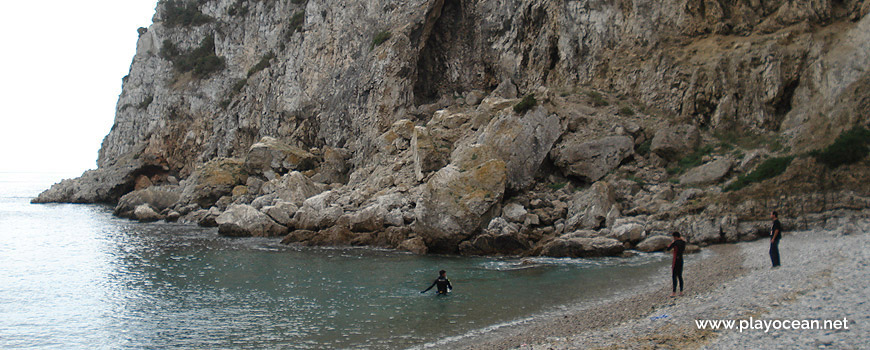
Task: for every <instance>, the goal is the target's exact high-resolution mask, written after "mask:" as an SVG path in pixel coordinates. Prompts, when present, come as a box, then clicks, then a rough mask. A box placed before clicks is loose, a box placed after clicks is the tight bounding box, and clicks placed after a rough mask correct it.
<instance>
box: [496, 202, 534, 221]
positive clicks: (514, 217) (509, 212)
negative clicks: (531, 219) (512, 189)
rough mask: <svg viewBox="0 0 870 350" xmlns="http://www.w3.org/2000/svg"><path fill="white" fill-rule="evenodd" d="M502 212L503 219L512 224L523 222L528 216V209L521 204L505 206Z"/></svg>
mask: <svg viewBox="0 0 870 350" xmlns="http://www.w3.org/2000/svg"><path fill="white" fill-rule="evenodd" d="M501 212H502V214H501V215H502V217H504V218H505V219H506V220H508V221H510V222H523V221H525V219H526V214H528V211H526V208H524V207H523V205H522V204H519V203H508V204H505V206H504V208H502V210H501Z"/></svg>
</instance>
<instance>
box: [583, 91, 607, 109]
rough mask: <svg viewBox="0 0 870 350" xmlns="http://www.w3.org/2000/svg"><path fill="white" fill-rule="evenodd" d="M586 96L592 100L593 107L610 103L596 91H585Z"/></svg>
mask: <svg viewBox="0 0 870 350" xmlns="http://www.w3.org/2000/svg"><path fill="white" fill-rule="evenodd" d="M586 96H587V97H589V101H590V102H592V105H593V106H595V107H604V106H609V105H610V102H607V100H605V99H604V96H601V94H600V93H598V92H597V91H587V92H586Z"/></svg>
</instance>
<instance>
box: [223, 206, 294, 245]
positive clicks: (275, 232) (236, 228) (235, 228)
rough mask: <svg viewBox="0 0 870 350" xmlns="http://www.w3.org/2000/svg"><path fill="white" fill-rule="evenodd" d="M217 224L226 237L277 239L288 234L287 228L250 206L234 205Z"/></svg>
mask: <svg viewBox="0 0 870 350" xmlns="http://www.w3.org/2000/svg"><path fill="white" fill-rule="evenodd" d="M215 222H216V223H217V225H218V232H219V233H220V234H222V235H225V236H236V237H243V236H255V237H275V236H281V235H285V234H287V227H285V226H282V225H280V224H278V223H277V222H275V220H272V218H270V217H269V216H268V215H266V214H264V213H262V212H260V211H259V210H257V209H255V208H254V207H252V206H250V205H244V204H233V205H231V206H230V207H229V208H227V210H226V211H224V212H223V213H221V215H219V216H218V217H217V218H216V219H215Z"/></svg>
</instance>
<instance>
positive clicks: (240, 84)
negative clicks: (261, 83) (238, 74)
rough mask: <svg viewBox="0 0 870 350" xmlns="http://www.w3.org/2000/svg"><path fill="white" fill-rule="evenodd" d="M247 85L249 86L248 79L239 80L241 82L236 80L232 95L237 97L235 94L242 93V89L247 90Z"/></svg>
mask: <svg viewBox="0 0 870 350" xmlns="http://www.w3.org/2000/svg"><path fill="white" fill-rule="evenodd" d="M247 84H248V79H239V80H236V83H235V84H233V90H232V91H233V92H232V94H233V95H235V94H237V93H239V92H241V91H242V89H244V88H245V85H247Z"/></svg>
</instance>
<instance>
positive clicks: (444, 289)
mask: <svg viewBox="0 0 870 350" xmlns="http://www.w3.org/2000/svg"><path fill="white" fill-rule="evenodd" d="M435 286H438V295H446V294H447V293H450V291H451V290H453V286H452V285H450V280H448V279H447V271H444V270H441V271H438V278H436V279H435V282H432V285H431V286H429V288H426V290H424V291H422V292H420V294H422V293H426V292H428V291H429V290H430V289H432V287H435Z"/></svg>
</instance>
